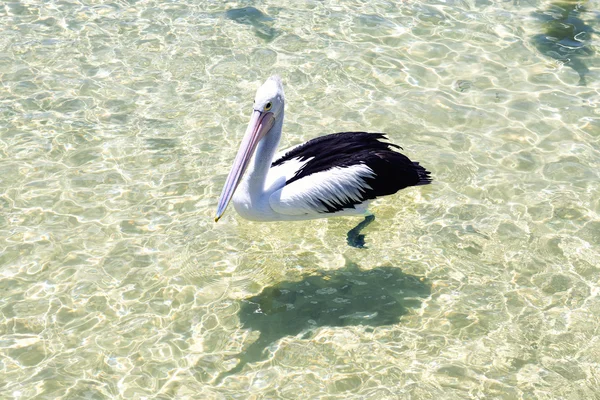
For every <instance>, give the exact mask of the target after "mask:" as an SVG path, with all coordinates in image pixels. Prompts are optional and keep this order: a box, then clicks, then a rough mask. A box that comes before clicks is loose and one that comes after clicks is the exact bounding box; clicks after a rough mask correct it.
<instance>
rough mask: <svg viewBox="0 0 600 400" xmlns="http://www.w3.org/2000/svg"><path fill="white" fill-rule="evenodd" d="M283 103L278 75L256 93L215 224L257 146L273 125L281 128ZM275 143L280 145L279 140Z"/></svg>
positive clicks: (220, 201) (283, 97)
mask: <svg viewBox="0 0 600 400" xmlns="http://www.w3.org/2000/svg"><path fill="white" fill-rule="evenodd" d="M284 103H285V96H284V94H283V85H282V83H281V78H279V77H278V76H277V75H273V76H272V77H270V78H269V79H267V80H266V82H265V83H263V84H262V86H261V87H259V88H258V90H257V91H256V96H255V97H254V106H253V109H252V116H251V117H250V123H249V124H248V128H247V129H246V134H245V135H244V139H243V141H242V144H241V146H240V149H239V150H238V153H237V155H236V156H235V161H234V162H233V167H232V168H231V171H230V172H229V175H228V176H227V180H226V181H225V186H224V187H223V192H222V193H221V198H220V199H219V205H218V207H217V215H216V217H215V222H216V221H218V220H219V218H221V216H222V215H223V213H225V209H226V208H227V205H228V204H229V201H231V198H232V197H233V193H234V192H235V189H236V188H237V186H238V184H239V183H240V181H241V180H242V176H243V175H244V172H245V171H246V168H247V167H248V164H249V163H250V160H251V159H252V155H253V154H254V151H255V150H256V146H257V145H258V142H260V141H261V139H262V138H263V137H265V135H267V134H268V133H269V131H271V128H273V125H275V124H276V123H279V124H282V120H283V108H284ZM279 128H281V125H279ZM280 131H281V130H279V132H280ZM277 141H279V139H278V138H277ZM275 143H276V142H275ZM275 145H276V144H275Z"/></svg>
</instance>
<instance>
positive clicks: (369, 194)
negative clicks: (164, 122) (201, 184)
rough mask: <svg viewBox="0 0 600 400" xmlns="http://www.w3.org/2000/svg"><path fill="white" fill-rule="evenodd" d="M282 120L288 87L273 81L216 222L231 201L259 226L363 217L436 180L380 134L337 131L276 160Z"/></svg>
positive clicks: (261, 96) (263, 92)
mask: <svg viewBox="0 0 600 400" xmlns="http://www.w3.org/2000/svg"><path fill="white" fill-rule="evenodd" d="M283 116H284V94H283V86H282V84H281V80H280V79H279V78H278V77H271V78H269V79H268V80H267V81H266V82H265V83H264V84H263V85H262V86H261V87H260V88H259V89H258V91H257V93H256V99H255V102H254V109H253V112H252V116H251V120H250V124H249V126H248V129H247V131H246V134H245V136H244V139H243V142H242V145H241V147H240V150H239V151H238V154H237V156H236V159H235V161H234V165H233V167H232V170H231V172H230V173H229V176H228V177H227V181H226V183H225V187H224V188H223V193H222V194H221V199H220V201H219V206H218V210H217V217H216V218H215V220H217V221H218V220H219V218H220V217H221V216H222V215H223V213H224V212H225V209H226V207H227V204H228V203H229V201H230V200H232V199H233V205H234V207H235V209H236V211H237V212H238V214H240V216H242V217H243V218H245V219H249V220H254V221H297V220H306V219H314V218H326V217H333V216H343V215H361V214H362V215H364V214H365V213H366V211H367V207H368V204H369V202H370V201H371V200H373V199H375V198H377V197H380V196H384V195H388V194H392V193H396V192H397V191H398V190H400V189H403V188H405V187H408V186H416V185H424V184H428V183H430V182H431V178H430V177H429V172H428V171H426V170H425V169H424V168H423V167H421V166H420V165H419V164H418V163H416V162H412V161H411V160H409V159H408V158H407V157H406V156H404V155H402V154H400V153H399V152H397V151H395V150H394V148H399V146H397V145H394V144H390V143H387V142H384V141H382V139H385V135H383V134H380V133H366V132H342V133H335V134H331V135H326V136H322V137H319V138H316V139H312V140H310V141H308V142H306V143H304V144H302V145H299V146H296V147H294V148H292V149H289V150H288V151H286V152H282V153H281V154H279V155H277V156H276V155H275V151H276V149H277V146H278V145H279V140H280V138H281V132H282V127H283ZM246 169H247V170H248V171H247V173H246V174H245V176H244V172H245V171H246Z"/></svg>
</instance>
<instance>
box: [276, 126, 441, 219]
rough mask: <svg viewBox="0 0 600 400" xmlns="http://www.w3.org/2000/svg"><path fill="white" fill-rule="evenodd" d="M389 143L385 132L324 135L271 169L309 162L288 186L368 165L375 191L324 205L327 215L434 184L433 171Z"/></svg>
mask: <svg viewBox="0 0 600 400" xmlns="http://www.w3.org/2000/svg"><path fill="white" fill-rule="evenodd" d="M382 139H383V140H387V137H386V136H385V134H383V133H367V132H340V133H334V134H331V135H326V136H321V137H318V138H315V139H312V140H309V141H308V142H306V143H304V144H303V145H300V146H298V147H295V148H293V149H292V150H290V151H289V152H288V153H286V154H285V155H284V156H283V157H281V158H279V159H278V160H275V161H274V162H273V163H272V164H271V167H275V166H277V165H281V164H283V163H285V162H286V161H289V160H292V159H299V160H300V161H306V160H308V159H311V160H310V161H309V162H308V163H306V164H305V165H304V166H303V167H302V168H301V169H300V170H298V171H297V172H296V174H295V175H294V176H293V177H292V178H290V179H288V180H287V182H286V185H288V184H290V183H293V182H295V181H297V180H300V179H302V178H306V177H308V176H309V175H311V174H315V173H318V172H324V171H327V170H329V169H331V168H335V167H338V168H339V167H342V168H343V167H349V166H352V165H358V164H363V165H367V166H368V167H369V168H371V170H373V172H374V173H375V176H374V177H365V178H364V180H365V183H366V184H367V185H369V186H370V187H371V188H370V189H368V188H365V189H364V190H361V198H360V199H359V200H358V201H353V200H347V201H344V202H342V203H335V204H333V205H332V204H329V203H325V202H321V203H322V205H323V206H324V207H325V208H326V209H327V212H336V211H340V210H342V209H344V208H354V206H355V205H356V204H360V203H362V202H364V201H366V200H370V199H374V198H376V197H380V196H385V195H389V194H393V193H396V192H397V191H399V190H401V189H404V188H406V187H408V186H417V185H427V184H429V183H431V177H430V172H429V171H427V170H426V169H425V168H423V167H422V166H420V165H419V163H417V162H413V161H411V160H410V159H409V158H408V157H406V156H405V155H403V154H401V153H399V152H397V151H395V150H393V149H394V148H395V149H402V148H401V147H400V146H398V145H395V144H393V143H388V142H382V141H381V140H382Z"/></svg>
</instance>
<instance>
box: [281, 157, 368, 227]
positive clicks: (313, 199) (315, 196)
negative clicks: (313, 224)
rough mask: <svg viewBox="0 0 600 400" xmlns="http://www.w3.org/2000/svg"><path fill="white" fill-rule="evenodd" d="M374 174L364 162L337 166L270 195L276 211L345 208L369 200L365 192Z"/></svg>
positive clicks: (313, 211)
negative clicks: (366, 179) (368, 181)
mask: <svg viewBox="0 0 600 400" xmlns="http://www.w3.org/2000/svg"><path fill="white" fill-rule="evenodd" d="M285 164H286V163H284V164H283V165H285ZM283 165H282V166H283ZM292 176H293V175H292ZM374 176H375V173H374V172H373V170H372V169H371V168H369V167H368V166H366V165H364V164H360V165H352V166H348V167H334V168H331V169H328V170H326V171H321V172H317V173H314V174H311V175H308V176H305V177H304V178H302V179H299V180H297V181H294V182H292V183H290V184H289V185H285V186H284V187H282V188H281V189H279V190H277V191H275V192H274V193H273V194H272V195H271V196H270V197H269V205H270V206H271V208H272V209H273V211H275V212H277V213H279V214H285V215H308V214H317V213H327V212H336V211H341V210H343V208H344V207H343V206H346V207H347V206H349V205H353V204H359V203H361V202H363V201H365V200H366V199H365V198H364V197H363V195H364V192H366V191H367V190H369V189H371V187H370V186H369V185H368V184H367V183H366V182H365V178H372V177H374ZM332 209H333V210H334V211H332Z"/></svg>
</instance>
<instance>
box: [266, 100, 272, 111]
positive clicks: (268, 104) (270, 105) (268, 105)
mask: <svg viewBox="0 0 600 400" xmlns="http://www.w3.org/2000/svg"><path fill="white" fill-rule="evenodd" d="M271 107H273V104H271V102H268V103H267V105H266V106H265V111H269V110H270V109H271Z"/></svg>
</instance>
